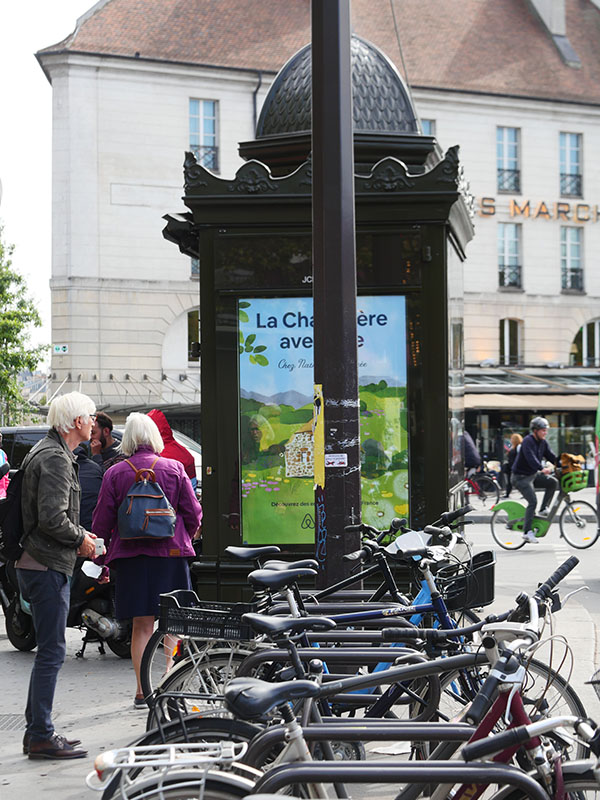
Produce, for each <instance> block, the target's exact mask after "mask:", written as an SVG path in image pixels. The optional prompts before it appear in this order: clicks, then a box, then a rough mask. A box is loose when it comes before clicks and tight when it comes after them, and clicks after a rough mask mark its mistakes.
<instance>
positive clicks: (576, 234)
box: [560, 227, 583, 292]
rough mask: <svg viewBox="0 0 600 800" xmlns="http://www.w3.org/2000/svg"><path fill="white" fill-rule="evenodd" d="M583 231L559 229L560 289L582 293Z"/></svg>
mask: <svg viewBox="0 0 600 800" xmlns="http://www.w3.org/2000/svg"><path fill="white" fill-rule="evenodd" d="M582 243H583V230H582V229H581V228H567V227H562V228H561V229H560V274H561V288H562V289H571V290H574V291H576V292H583V252H582V251H583V247H582Z"/></svg>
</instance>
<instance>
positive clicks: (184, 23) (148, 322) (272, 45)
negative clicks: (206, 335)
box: [37, 0, 600, 450]
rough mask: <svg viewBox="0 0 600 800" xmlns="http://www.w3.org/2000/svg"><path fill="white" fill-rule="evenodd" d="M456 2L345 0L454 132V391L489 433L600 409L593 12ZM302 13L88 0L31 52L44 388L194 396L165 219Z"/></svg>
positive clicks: (522, 2)
mask: <svg viewBox="0 0 600 800" xmlns="http://www.w3.org/2000/svg"><path fill="white" fill-rule="evenodd" d="M455 10H456V2H455V0H402V2H397V0H392V2H391V3H390V2H388V0H353V2H352V20H353V28H354V30H355V32H356V33H357V34H359V35H360V36H362V37H364V38H365V39H367V40H369V41H372V42H373V43H374V44H375V45H377V46H378V47H379V48H380V49H381V50H382V51H383V52H384V53H386V55H387V56H388V57H389V58H390V59H391V60H392V61H393V62H394V63H395V64H396V66H397V67H398V69H399V70H400V72H401V73H402V74H403V75H404V76H405V78H406V79H407V82H408V84H409V85H410V86H411V87H412V93H413V97H414V101H415V105H416V107H417V110H418V112H419V115H420V117H421V124H422V126H423V130H424V132H425V133H433V134H434V135H435V136H436V137H437V139H438V141H439V143H440V145H441V148H442V149H443V150H446V149H447V148H448V147H450V146H452V145H454V144H460V147H461V151H460V158H461V162H462V163H463V165H464V168H465V175H466V177H467V179H468V180H469V182H470V187H471V191H472V193H473V194H474V196H475V199H476V206H475V211H476V236H475V240H474V241H473V242H472V243H471V245H470V248H469V258H468V261H467V264H466V267H465V284H464V298H465V304H464V333H465V346H464V358H465V363H466V366H467V388H466V407H467V412H469V409H470V410H471V417H470V421H471V425H472V426H473V427H476V428H477V430H476V431H475V432H476V433H477V434H478V435H480V438H481V441H482V447H483V448H484V449H486V450H488V449H490V442H491V440H492V439H493V438H494V436H495V433H494V432H492V429H493V430H494V431H495V432H496V433H497V432H498V430H500V427H501V426H504V427H505V428H506V429H508V427H510V425H511V424H513V423H514V425H513V427H518V425H519V423H522V422H523V420H524V419H525V417H526V416H528V415H529V414H530V413H531V412H533V411H536V412H537V411H541V412H544V413H556V414H557V415H560V414H564V413H569V412H573V413H584V414H588V416H589V413H590V412H591V409H592V408H593V407H594V405H595V397H594V395H595V394H597V390H598V386H599V385H600V378H599V377H598V369H597V368H598V366H599V365H600V275H599V273H598V270H597V268H596V264H595V259H596V253H597V252H598V249H599V248H598V246H599V245H600V224H599V217H600V210H599V209H600V175H599V170H600V167H598V165H597V164H596V159H595V153H596V151H597V149H598V144H599V142H598V139H599V137H600V133H599V132H598V131H599V130H600V127H599V126H598V121H599V119H598V117H599V114H600V88H599V87H600V8H599V2H598V0H503V2H502V3H498V2H497V0H461V14H460V15H457V14H456V13H455ZM309 15H310V2H309V0H287V1H286V3H284V4H282V3H281V2H280V0H223V2H221V3H213V2H209V0H186V2H184V1H183V0H145V2H144V3H143V4H141V5H140V3H139V2H137V0H100V2H98V3H96V5H95V6H93V7H92V8H91V9H90V11H89V12H88V13H87V14H86V15H84V16H83V17H82V18H81V19H80V20H78V22H77V26H76V28H75V30H74V31H73V33H72V34H71V35H70V36H68V37H67V38H66V39H65V40H64V41H63V42H60V43H58V44H56V45H52V46H50V47H47V48H44V49H43V50H41V51H40V52H39V53H38V54H37V57H38V60H39V62H40V65H41V66H42V68H43V70H44V71H45V73H46V75H47V77H48V79H49V80H50V82H51V83H52V87H53V97H54V107H53V117H54V141H53V170H54V173H53V175H54V177H53V208H54V233H53V257H52V263H53V266H52V282H51V289H52V328H53V333H52V336H53V342H64V343H66V344H68V352H66V353H63V354H56V355H55V356H54V358H53V362H52V373H53V376H54V378H53V389H56V388H57V387H58V386H60V385H65V386H72V385H73V384H76V386H75V387H74V388H77V386H79V385H80V386H81V387H82V389H83V390H84V391H89V392H90V393H93V394H94V396H97V397H98V398H99V401H100V403H101V404H102V405H105V406H106V407H107V408H108V409H113V410H116V409H123V408H130V407H147V406H148V405H161V406H169V405H172V406H176V407H180V408H186V407H188V408H189V407H193V406H194V405H195V404H197V403H198V402H199V381H198V345H197V343H196V342H195V338H194V330H197V327H196V328H195V327H194V326H195V325H197V317H196V318H195V317H194V313H195V312H196V309H197V306H198V283H197V280H195V277H194V265H193V264H192V263H190V260H189V259H187V258H185V257H184V256H181V255H178V254H177V252H176V251H175V250H174V248H173V247H172V245H170V244H169V243H167V242H165V241H164V240H163V239H162V236H161V229H162V227H163V221H162V215H163V214H164V213H166V212H167V211H171V210H173V209H174V208H177V207H181V201H180V197H181V193H182V189H181V185H182V172H181V168H182V163H183V154H184V152H185V151H186V150H190V149H194V148H196V152H197V153H198V154H199V156H200V157H201V158H203V159H204V163H205V164H209V165H210V164H213V166H214V168H215V170H216V171H218V173H219V174H220V175H223V176H226V177H227V176H233V175H234V173H235V171H236V169H237V168H238V167H239V166H240V165H241V163H242V161H241V159H240V157H239V155H238V152H237V146H238V142H242V141H248V140H250V139H252V138H253V134H254V128H255V124H256V120H257V118H258V114H259V112H260V108H261V104H262V101H263V99H264V97H265V95H266V92H267V90H268V88H269V85H270V83H271V81H272V79H273V78H274V76H275V74H276V73H277V71H278V70H279V69H280V68H281V66H282V65H283V64H284V63H285V62H286V61H287V60H288V59H289V58H290V57H291V56H292V55H293V54H294V53H295V52H296V51H297V50H298V49H299V48H300V47H302V46H303V45H305V44H306V43H307V42H308V41H309V40H310V17H309ZM515 371H516V372H518V373H519V376H520V377H517V378H515V377H514V374H513V373H514V372H515ZM511 398H512V399H511ZM515 398H516V399H515ZM486 403H487V406H486ZM498 414H499V415H500V416H498ZM484 417H487V421H486V419H484ZM496 417H497V418H496ZM501 417H502V419H501ZM494 420H495V421H494ZM467 421H468V422H469V417H468V419H467ZM554 422H555V423H556V425H559V426H560V425H561V424H562V425H563V426H564V425H567V424H568V423H569V422H571V423H572V422H575V423H577V424H578V425H581V424H584V423H585V424H587V425H588V427H589V419H588V418H587V417H586V419H576V420H573V419H571V420H568V419H567V418H566V417H565V418H564V419H563V418H559V416H557V417H556V419H555V420H554Z"/></svg>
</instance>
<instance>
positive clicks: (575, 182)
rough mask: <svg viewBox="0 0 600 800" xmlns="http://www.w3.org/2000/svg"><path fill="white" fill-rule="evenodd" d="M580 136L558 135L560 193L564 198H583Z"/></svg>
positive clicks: (573, 134)
mask: <svg viewBox="0 0 600 800" xmlns="http://www.w3.org/2000/svg"><path fill="white" fill-rule="evenodd" d="M582 138H583V137H582V135H581V134H580V133H561V134H560V193H561V195H563V196H564V197H583V176H582Z"/></svg>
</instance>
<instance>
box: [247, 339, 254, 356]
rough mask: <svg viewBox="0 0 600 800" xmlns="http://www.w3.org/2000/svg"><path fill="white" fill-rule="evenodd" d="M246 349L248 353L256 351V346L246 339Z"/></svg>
mask: <svg viewBox="0 0 600 800" xmlns="http://www.w3.org/2000/svg"><path fill="white" fill-rule="evenodd" d="M245 349H246V352H247V353H252V352H254V348H253V347H252V345H251V344H248V340H247V339H246V348H245Z"/></svg>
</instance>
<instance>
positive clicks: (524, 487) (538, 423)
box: [512, 417, 558, 544]
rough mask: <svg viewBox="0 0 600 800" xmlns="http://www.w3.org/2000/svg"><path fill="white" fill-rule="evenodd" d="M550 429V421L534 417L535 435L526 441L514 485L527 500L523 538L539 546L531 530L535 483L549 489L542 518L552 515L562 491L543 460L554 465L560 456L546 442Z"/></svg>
mask: <svg viewBox="0 0 600 800" xmlns="http://www.w3.org/2000/svg"><path fill="white" fill-rule="evenodd" d="M549 427H550V425H549V422H548V420H547V419H545V418H544V417H534V418H533V419H532V420H531V433H529V434H528V435H527V436H526V437H525V438H524V439H523V441H522V443H521V445H520V447H519V449H518V451H517V455H516V457H515V462H514V464H513V468H512V483H513V486H516V488H517V489H518V490H519V491H520V492H521V494H522V495H523V497H524V498H525V500H527V508H526V510H525V524H524V525H523V531H524V533H523V538H524V539H525V541H527V542H532V543H535V544H537V538H536V535H535V533H534V532H533V531H532V530H531V525H532V523H533V517H534V515H535V506H536V497H535V489H534V488H533V482H534V481H536V486H541V487H542V488H543V489H545V492H544V498H543V500H542V505H541V507H540V510H539V511H538V515H539V516H543V515H545V514H547V513H548V511H547V508H548V506H549V505H550V503H551V502H552V498H553V496H554V492H555V491H556V490H557V488H558V481H557V480H556V478H555V477H554V476H552V475H550V474H549V473H550V472H552V468H551V467H544V465H543V464H542V461H543V460H545V461H551V462H552V463H553V464H556V462H557V461H558V456H557V455H556V453H553V452H552V450H551V449H550V446H549V445H548V442H547V441H546V436H547V435H548V428H549Z"/></svg>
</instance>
